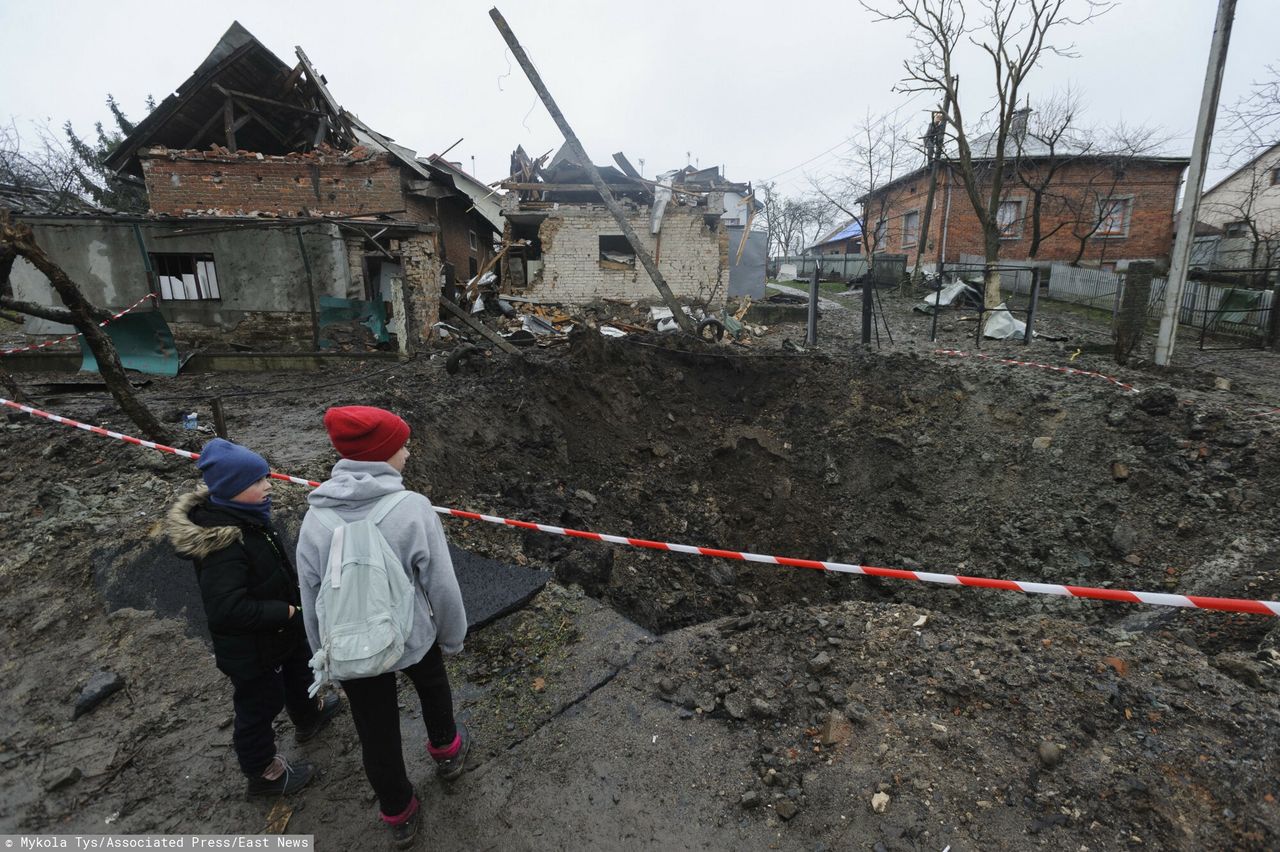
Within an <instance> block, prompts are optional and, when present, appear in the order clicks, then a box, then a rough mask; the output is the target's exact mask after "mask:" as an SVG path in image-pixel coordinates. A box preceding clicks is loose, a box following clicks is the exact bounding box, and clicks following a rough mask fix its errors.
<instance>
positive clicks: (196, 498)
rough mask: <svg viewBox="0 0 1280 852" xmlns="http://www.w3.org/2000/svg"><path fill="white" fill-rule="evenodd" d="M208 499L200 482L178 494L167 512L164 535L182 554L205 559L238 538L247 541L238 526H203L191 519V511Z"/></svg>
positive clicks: (206, 492)
mask: <svg viewBox="0 0 1280 852" xmlns="http://www.w3.org/2000/svg"><path fill="white" fill-rule="evenodd" d="M207 502H209V488H208V487H207V486H205V485H201V486H199V487H198V488H196V490H195V491H192V492H191V493H190V494H183V495H182V496H181V497H179V498H178V499H177V501H175V502H174V504H173V505H172V506H170V507H169V512H168V514H166V515H165V519H164V534H165V536H167V537H168V539H169V542H170V543H171V544H172V545H173V549H174V550H176V551H178V553H179V554H180V555H182V556H186V557H188V558H191V559H203V558H205V557H206V556H208V555H209V554H210V553H215V552H217V551H219V550H221V549H222V548H224V547H227V546H228V545H231V544H234V543H235V542H237V541H244V533H243V532H241V530H240V528H239V527H233V526H225V527H202V526H200V525H199V524H197V523H195V522H194V521H192V520H191V510H192V509H194V508H196V507H197V506H200V505H203V504H205V503H207Z"/></svg>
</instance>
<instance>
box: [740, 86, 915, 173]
mask: <svg viewBox="0 0 1280 852" xmlns="http://www.w3.org/2000/svg"><path fill="white" fill-rule="evenodd" d="M926 94H929V93H928V92H927V91H924V90H921V91H919V92H916V93H915V94H914V95H912V96H911V97H909V98H907V99H906V100H905V101H903V102H902V103H901V104H899V105H898V107H897V108H896V109H894V110H893V112H894V113H895V114H896V113H898V112H899V111H901V110H902V109H904V108H905V107H907V106H910V105H911V102H912V101H915V100H917V99H918V98H920V97H921V96H922V95H926ZM882 118H883V117H882ZM853 144H854V142H853V140H852V139H850V138H849V137H847V136H846V137H845V138H844V139H842V140H841V141H839V142H837V143H836V144H834V145H832V146H831V147H830V148H828V149H827V150H825V151H823V152H822V153H821V154H816V155H814V156H812V157H810V158H809V159H807V160H805V161H804V162H803V163H798V164H796V165H794V166H791V167H790V168H787V169H783V170H782V171H780V172H778V173H777V174H776V175H770V176H769V177H767V178H763V179H762V180H761V181H760V182H761V183H768V182H769V181H771V180H776V179H777V178H780V177H782V176H783V175H785V174H789V173H791V172H794V171H795V170H796V169H800V168H804V167H805V166H807V165H809V164H810V163H812V162H813V161H814V160H819V159H821V158H823V157H825V156H827V155H828V154H830V153H831V152H832V151H835V150H836V149H837V148H846V147H849V146H850V145H853Z"/></svg>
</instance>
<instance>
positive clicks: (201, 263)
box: [151, 254, 222, 302]
mask: <svg viewBox="0 0 1280 852" xmlns="http://www.w3.org/2000/svg"><path fill="white" fill-rule="evenodd" d="M151 267H152V268H153V269H154V270H155V273H156V281H157V282H158V283H159V285H160V298H161V299H164V300H166V301H173V302H179V301H194V300H202V299H221V298H222V294H221V293H220V292H219V291H218V273H217V270H216V269H215V268H214V265H213V255H211V254H152V255H151Z"/></svg>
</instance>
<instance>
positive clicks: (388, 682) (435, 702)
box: [297, 405, 471, 848]
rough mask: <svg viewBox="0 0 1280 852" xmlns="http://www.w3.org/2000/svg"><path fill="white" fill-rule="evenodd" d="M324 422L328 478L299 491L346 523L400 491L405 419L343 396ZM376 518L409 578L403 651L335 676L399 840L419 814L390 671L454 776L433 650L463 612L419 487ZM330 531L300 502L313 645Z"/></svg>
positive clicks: (445, 680) (449, 700)
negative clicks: (334, 459)
mask: <svg viewBox="0 0 1280 852" xmlns="http://www.w3.org/2000/svg"><path fill="white" fill-rule="evenodd" d="M324 425H325V429H326V430H327V431H328V433H329V440H330V441H331V442H332V443H333V446H334V449H336V450H337V451H338V452H339V454H341V455H342V460H341V461H339V462H338V463H337V464H336V465H334V467H333V473H332V475H331V476H330V478H329V479H328V480H327V481H325V482H324V483H323V484H322V485H321V486H320V487H319V488H317V489H316V490H315V491H313V492H311V495H310V496H309V497H308V501H309V502H310V503H311V506H312V507H313V508H321V509H331V510H333V511H335V512H337V513H338V515H340V516H341V518H342V520H343V522H345V523H348V524H349V523H352V522H354V521H357V520H360V519H362V518H364V517H366V516H368V515H369V514H370V513H371V512H372V511H373V509H374V507H375V506H376V505H377V504H378V503H379V501H380V500H381V499H382V498H383V497H386V496H387V495H390V494H396V493H397V492H403V491H405V487H404V481H403V478H402V472H403V471H404V465H405V462H406V461H407V460H408V458H409V449H408V446H407V442H408V440H409V431H410V430H409V424H408V423H406V422H404V420H402V419H401V418H399V417H397V416H396V415H395V414H392V413H391V412H390V411H386V410H384V409H381V408H373V407H370V406H364V405H350V406H343V407H340V408H331V409H329V410H328V411H327V412H325V415H324ZM377 527H378V531H379V532H380V533H381V534H382V536H383V538H385V539H386V540H387V543H388V544H389V545H390V546H391V549H392V550H393V551H394V552H395V554H396V557H397V558H398V559H399V561H400V565H401V566H402V567H403V568H404V570H405V573H406V574H407V575H408V576H409V580H410V581H411V582H412V583H414V586H415V589H414V591H415V601H414V607H415V610H414V619H413V629H412V630H411V631H410V634H409V638H408V640H407V641H406V642H405V650H404V654H403V655H402V656H401V657H400V659H399V660H398V661H396V662H395V663H394V664H393V665H392V666H391V670H390V671H388V672H386V673H385V674H380V675H376V676H374V677H363V678H353V679H346V680H343V681H342V688H343V690H344V691H345V692H346V693H347V701H348V704H349V705H350V707H351V716H352V719H353V721H354V722H355V726H356V733H357V734H359V736H360V746H361V749H362V751H363V757H364V767H365V774H366V775H368V777H369V783H370V784H371V785H372V786H373V789H374V792H375V793H376V794H377V797H378V803H379V806H380V810H381V816H382V820H383V822H385V823H386V824H387V825H388V826H390V828H391V832H392V841H393V843H394V844H395V845H396V846H398V847H401V848H406V847H408V846H410V845H412V843H413V839H414V836H415V834H416V833H417V829H418V824H419V822H420V821H421V815H420V813H419V810H418V798H417V796H416V795H414V791H413V785H412V784H411V783H410V782H409V778H408V775H407V774H406V773H405V767H404V754H403V752H402V750H401V741H400V711H399V706H398V702H397V699H396V685H397V681H396V672H397V671H402V672H404V674H405V675H406V676H407V677H408V678H409V680H410V681H412V683H413V686H414V688H415V689H416V690H417V693H418V698H419V701H420V702H421V704H422V718H423V721H424V722H425V723H426V729H427V730H426V733H427V746H426V748H427V753H428V754H429V755H430V756H431V758H433V759H434V760H435V762H436V775H437V777H439V778H440V779H441V780H443V781H452V780H454V779H456V778H458V777H459V776H460V775H461V774H462V770H463V764H464V762H465V761H466V757H467V751H468V749H469V748H470V746H471V740H470V736H469V735H468V732H467V729H466V727H465V726H464V725H463V724H462V723H461V722H458V721H456V720H455V719H454V716H453V696H452V693H451V691H450V688H449V676H448V674H447V673H446V671H445V667H444V657H443V654H456V653H458V652H459V651H461V650H462V641H463V639H464V638H465V636H466V633H467V614H466V611H465V609H464V608H463V604H462V594H461V592H460V591H459V590H458V580H457V577H456V576H454V573H453V561H452V559H450V557H449V546H448V543H447V542H446V541H445V536H444V527H443V525H442V524H441V523H440V518H439V516H437V515H436V513H435V510H434V509H433V508H432V506H431V502H430V501H429V500H428V499H427V498H426V497H424V496H423V495H421V494H418V493H416V492H409V494H408V496H407V497H405V498H403V499H402V500H401V501H400V502H399V503H398V504H397V505H396V506H395V507H394V508H392V509H391V510H390V511H389V512H387V514H386V515H385V517H383V519H382V520H381V521H378V523H377ZM332 535H333V532H332V530H330V529H329V527H328V526H326V525H325V524H324V523H323V522H322V521H321V520H320V519H319V518H317V517H316V513H315V512H314V511H308V512H307V516H306V518H305V519H304V520H303V522H302V529H301V530H300V531H299V533H298V554H297V556H298V558H297V562H298V577H299V582H300V585H301V590H302V612H303V619H304V622H305V625H306V629H307V636H308V637H309V638H310V640H311V644H312V646H313V647H316V648H319V647H321V642H320V635H319V624H318V620H317V618H316V608H315V601H316V597H317V595H318V593H319V588H320V583H321V581H322V580H323V579H324V575H325V566H326V562H327V561H328V558H329V545H330V542H331V539H332Z"/></svg>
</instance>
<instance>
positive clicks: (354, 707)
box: [342, 645, 458, 816]
mask: <svg viewBox="0 0 1280 852" xmlns="http://www.w3.org/2000/svg"><path fill="white" fill-rule="evenodd" d="M402 671H403V672H404V673H405V675H406V676H407V677H408V678H409V680H410V681H412V682H413V687H414V689H416V690H417V692H418V700H419V701H420V702H421V703H422V720H423V722H425V723H426V728H427V738H428V739H429V740H430V741H431V744H432V745H433V746H436V747H445V746H448V745H449V744H450V743H452V742H453V740H454V738H455V737H456V736H457V735H458V727H457V724H456V723H455V722H454V719H453V694H452V693H451V692H450V690H449V674H448V672H446V671H445V668H444V655H443V654H441V653H440V646H439V645H432V646H431V650H429V651H427V655H426V656H425V657H423V658H422V659H421V660H420V661H418V662H416V663H414V664H413V665H411V666H409V667H408V668H406V669H403V670H402ZM397 683H398V682H397V680H396V673H395V672H387V673H386V674H380V675H378V676H377V677H362V678H357V679H355V680H344V681H342V689H343V691H344V692H346V693H347V704H348V705H349V706H350V707H351V719H352V721H353V722H355V726H356V733H357V734H358V735H359V736H360V749H361V752H362V757H363V758H364V772H365V775H367V776H369V783H370V784H371V785H372V786H373V792H374V793H376V794H377V796H378V806H379V807H380V808H381V809H382V812H383V813H384V814H386V815H388V816H395V815H396V814H401V813H404V810H405V808H407V807H409V802H410V801H411V800H412V799H413V784H411V783H409V776H408V774H407V773H406V772H405V768H404V752H403V751H402V749H401V743H400V706H399V702H398V701H397V699H396V687H397Z"/></svg>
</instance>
